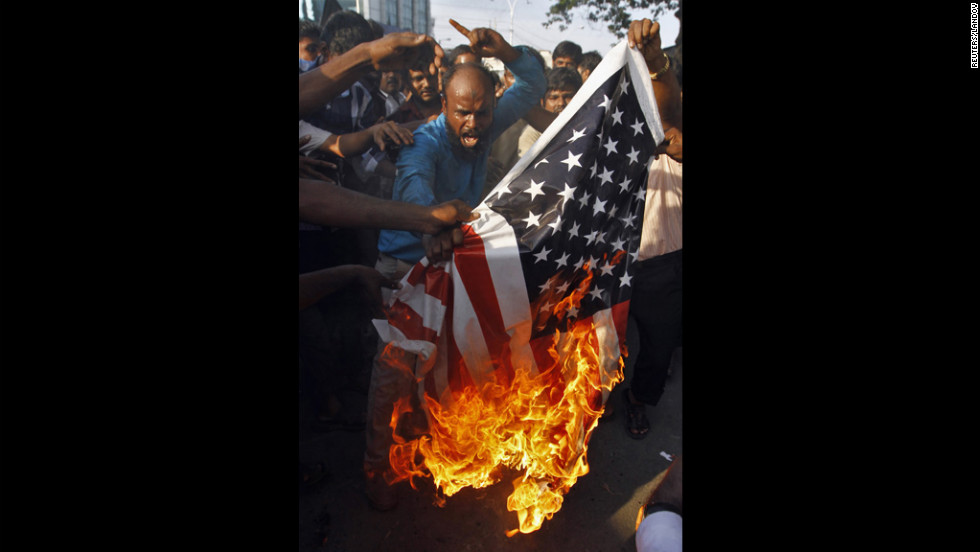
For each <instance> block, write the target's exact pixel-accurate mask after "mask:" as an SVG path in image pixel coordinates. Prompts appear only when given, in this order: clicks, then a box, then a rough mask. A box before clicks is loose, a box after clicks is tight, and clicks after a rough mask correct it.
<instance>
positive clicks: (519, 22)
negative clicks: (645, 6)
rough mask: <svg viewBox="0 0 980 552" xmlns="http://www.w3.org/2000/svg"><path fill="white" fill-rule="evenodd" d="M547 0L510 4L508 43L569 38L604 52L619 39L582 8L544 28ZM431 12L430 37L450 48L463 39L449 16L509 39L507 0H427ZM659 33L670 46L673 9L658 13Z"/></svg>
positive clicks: (545, 45) (547, 44) (550, 45)
mask: <svg viewBox="0 0 980 552" xmlns="http://www.w3.org/2000/svg"><path fill="white" fill-rule="evenodd" d="M550 4H551V2H550V1H549V0H516V2H515V4H514V27H513V30H514V39H513V42H512V44H513V45H517V44H527V45H530V46H533V47H535V48H537V49H539V50H548V51H551V50H552V49H554V47H555V45H556V44H558V43H559V42H561V41H562V40H571V41H572V42H575V43H577V44H578V45H579V46H581V47H582V50H583V51H585V52H588V51H589V50H597V51H598V52H599V53H600V54H603V55H605V54H606V52H608V51H609V50H610V48H612V46H613V45H615V43H618V42H619V40H618V39H616V35H614V34H612V33H611V32H609V31H608V30H606V28H605V24H603V23H601V22H597V23H593V22H591V21H589V20H588V19H587V18H586V17H585V13H586V12H585V11H584V10H583V11H581V12H579V11H576V12H575V14H576V15H577V16H578V17H575V18H574V19H573V21H572V25H571V26H570V27H569V28H568V29H567V30H565V31H564V32H563V31H560V30H559V29H558V25H557V24H555V25H552V26H551V27H550V28H548V29H546V28H544V27H543V26H542V25H541V23H543V22H544V21H546V20H547V19H548V17H547V15H546V12H547V11H548V6H549V5H550ZM430 5H431V10H432V11H431V13H432V17H433V19H435V25H434V26H433V29H432V34H433V37H434V38H435V39H436V40H437V41H438V42H439V44H440V45H441V46H442V47H443V48H446V49H447V50H448V49H449V48H452V47H454V46H458V45H459V44H462V43H463V42H464V40H465V38H464V37H463V35H461V34H460V33H459V31H457V30H456V29H454V28H453V26H452V25H450V24H449V19H450V18H452V19H455V20H456V21H458V22H459V23H461V24H462V25H464V26H466V27H467V28H471V29H472V28H474V27H490V28H493V29H496V30H497V32H499V33H500V34H501V35H503V37H504V38H505V39H508V40H509V39H510V32H511V17H510V4H509V3H508V0H430ZM651 14H652V9H651V10H649V11H646V12H644V11H642V10H637V11H636V12H634V13H633V16H634V18H636V19H642V18H644V17H650V15H651ZM659 21H660V28H661V30H660V36H661V39H662V40H663V46H664V47H667V46H672V45H673V44H674V41H675V39H676V38H677V31H678V29H679V25H678V21H677V18H676V17H674V14H673V12H668V13H665V14H664V15H662V16H660V20H659Z"/></svg>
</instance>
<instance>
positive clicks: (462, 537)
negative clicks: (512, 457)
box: [299, 334, 683, 552]
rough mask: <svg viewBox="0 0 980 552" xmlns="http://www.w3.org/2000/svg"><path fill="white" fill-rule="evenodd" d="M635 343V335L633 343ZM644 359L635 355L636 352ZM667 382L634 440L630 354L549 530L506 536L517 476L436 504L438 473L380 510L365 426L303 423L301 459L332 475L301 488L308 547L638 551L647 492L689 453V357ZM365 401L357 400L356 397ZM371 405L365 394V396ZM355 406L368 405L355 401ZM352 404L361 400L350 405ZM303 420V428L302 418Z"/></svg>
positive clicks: (322, 550) (677, 362)
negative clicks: (685, 412) (368, 493)
mask: <svg viewBox="0 0 980 552" xmlns="http://www.w3.org/2000/svg"><path fill="white" fill-rule="evenodd" d="M634 339H635V335H633V334H631V335H629V336H628V342H627V346H629V344H630V343H631V342H632V341H633V340H634ZM632 358H633V359H635V355H632ZM671 371H672V373H671V376H670V378H669V379H668V380H667V387H666V390H665V392H664V395H663V397H662V398H661V400H660V403H659V404H658V405H657V407H656V408H653V407H650V406H647V407H646V412H647V417H648V418H649V419H650V424H651V428H650V432H649V433H648V435H647V437H646V438H645V439H641V440H635V439H632V438H631V437H630V436H629V435H628V434H627V431H626V427H625V409H624V408H623V403H622V400H623V399H622V392H623V389H624V388H626V387H628V384H629V378H630V376H631V374H632V363H631V362H630V361H629V359H627V363H626V366H625V367H624V372H625V376H626V379H625V380H624V381H623V382H621V383H620V384H619V385H617V387H616V388H615V389H614V390H613V394H612V396H611V400H614V401H616V402H615V407H616V414H615V417H614V418H613V419H612V420H609V421H605V422H601V423H600V424H599V426H598V427H597V428H596V429H595V431H594V432H593V434H592V439H591V441H590V443H589V448H588V452H587V459H588V462H589V473H588V474H586V475H584V476H582V477H580V478H579V479H578V481H577V482H576V484H575V485H574V486H573V487H572V488H571V490H570V491H569V492H568V493H567V494H566V495H565V498H564V502H563V505H562V508H561V510H559V511H558V512H557V513H556V514H555V515H554V517H553V518H552V519H550V520H546V521H545V522H544V524H543V525H542V527H541V529H539V530H537V531H535V532H533V533H529V534H522V533H518V534H517V535H515V536H513V537H507V536H506V532H507V531H508V530H512V529H516V528H517V527H518V521H517V514H516V513H515V512H510V511H508V510H507V496H508V495H509V494H510V493H511V492H512V490H513V487H512V485H511V483H510V481H511V480H513V479H514V478H516V477H518V476H519V475H520V473H519V472H513V473H508V474H506V476H505V477H504V478H503V479H502V480H501V481H500V482H499V483H497V484H495V485H493V486H490V487H487V488H484V489H472V488H467V489H463V490H461V491H460V492H458V493H457V494H455V495H453V496H451V497H446V498H445V504H444V505H443V506H442V507H440V506H437V505H436V503H435V502H436V490H435V486H434V485H433V484H432V480H431V479H424V480H421V482H420V481H419V480H416V484H417V485H418V487H419V490H414V489H412V488H411V487H410V486H409V485H408V483H407V482H402V483H399V484H398V485H397V486H396V488H397V492H398V497H399V504H398V507H397V508H395V509H394V510H390V511H387V512H378V511H375V510H373V509H372V508H371V507H370V506H369V505H368V502H367V499H366V498H365V495H364V477H363V474H362V471H361V461H362V458H363V454H364V439H365V438H364V432H363V430H362V431H344V430H335V431H330V432H324V433H315V432H312V431H311V430H309V429H306V428H305V427H301V429H300V438H299V457H300V461H302V462H305V463H308V464H315V463H317V462H323V463H324V464H325V465H326V467H327V472H328V473H327V475H326V477H324V478H323V479H322V480H321V481H320V482H319V483H317V484H315V485H313V486H312V487H309V488H305V489H301V491H300V494H299V550H300V552H329V551H338V552H339V551H345V552H360V551H378V552H380V551H388V550H393V551H406V552H426V551H428V552H442V551H446V552H450V551H451V552H466V551H474V552H476V551H487V552H490V551H493V552H496V551H500V550H508V551H515V552H518V551H534V552H615V551H623V552H634V551H635V550H636V541H635V538H634V529H635V526H636V515H637V512H638V510H639V508H640V506H641V505H642V503H643V502H644V501H645V500H646V498H647V497H648V495H649V493H650V491H651V489H652V482H653V480H654V478H655V477H656V476H657V475H658V474H659V473H661V472H662V471H663V470H665V469H666V468H667V467H668V466H669V465H670V461H669V460H668V459H667V458H666V457H665V456H664V454H666V455H674V456H676V455H678V454H681V453H682V452H683V450H682V444H683V440H682V431H681V429H682V416H681V414H682V397H683V391H682V384H681V382H682V376H683V364H682V362H681V355H680V354H676V355H675V357H674V363H673V365H672V369H671ZM355 398H358V397H355ZM359 398H360V399H361V400H363V402H364V404H366V397H363V396H361V397H359ZM346 403H347V408H359V406H358V405H359V404H361V403H358V402H357V400H349V397H348V400H346ZM351 405H353V406H351ZM301 426H302V424H301Z"/></svg>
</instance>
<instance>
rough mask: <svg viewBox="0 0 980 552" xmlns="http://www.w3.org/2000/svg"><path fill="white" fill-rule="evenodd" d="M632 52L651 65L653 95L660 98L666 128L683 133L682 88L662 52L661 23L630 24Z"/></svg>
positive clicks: (646, 20)
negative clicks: (635, 51)
mask: <svg viewBox="0 0 980 552" xmlns="http://www.w3.org/2000/svg"><path fill="white" fill-rule="evenodd" d="M627 44H629V46H630V48H634V47H635V48H638V49H639V50H640V52H641V53H642V54H643V59H644V60H646V62H647V69H648V70H649V71H650V82H651V84H652V85H653V95H654V96H655V97H656V98H657V108H658V110H659V111H660V120H661V121H662V122H663V126H664V128H669V127H676V128H677V129H678V130H683V128H684V126H683V121H682V120H681V119H682V117H681V86H680V84H679V83H678V82H677V75H676V73H674V68H673V67H671V66H670V59H669V58H668V57H667V54H666V53H664V51H663V50H662V49H661V48H660V23H658V22H656V21H650V20H649V19H642V20H638V21H633V22H631V23H630V29H629V33H628V34H627Z"/></svg>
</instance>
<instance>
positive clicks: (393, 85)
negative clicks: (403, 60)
mask: <svg viewBox="0 0 980 552" xmlns="http://www.w3.org/2000/svg"><path fill="white" fill-rule="evenodd" d="M379 88H381V91H382V92H384V93H385V94H397V93H398V92H399V91H401V89H402V73H401V71H383V72H382V73H381V83H380V85H379Z"/></svg>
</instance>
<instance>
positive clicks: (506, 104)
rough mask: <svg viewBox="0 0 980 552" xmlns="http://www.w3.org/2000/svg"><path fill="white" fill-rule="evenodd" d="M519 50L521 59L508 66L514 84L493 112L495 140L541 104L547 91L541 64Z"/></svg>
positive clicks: (492, 132) (492, 133) (493, 136)
mask: <svg viewBox="0 0 980 552" xmlns="http://www.w3.org/2000/svg"><path fill="white" fill-rule="evenodd" d="M519 50H520V52H521V55H520V57H518V58H517V59H515V60H514V61H512V62H510V63H508V64H506V66H507V68H508V69H510V72H511V73H513V74H514V84H512V85H511V86H510V88H508V89H507V91H506V92H504V95H503V96H501V97H500V101H499V102H497V109H495V110H494V112H493V129H492V130H491V137H492V139H493V140H496V139H497V137H498V136H500V134H501V133H502V132H503V131H505V130H507V129H508V128H509V127H510V125H512V124H514V123H516V122H517V120H518V119H520V118H521V117H523V116H524V115H525V114H526V113H527V112H528V110H529V109H531V107H533V106H534V105H536V104H537V103H538V102H540V101H541V98H542V97H543V96H544V93H545V91H546V90H547V81H546V80H545V77H544V70H543V69H542V68H541V64H540V63H538V61H537V60H536V59H534V57H532V56H531V54H529V53H527V52H526V51H524V49H523V48H521V49H519Z"/></svg>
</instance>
